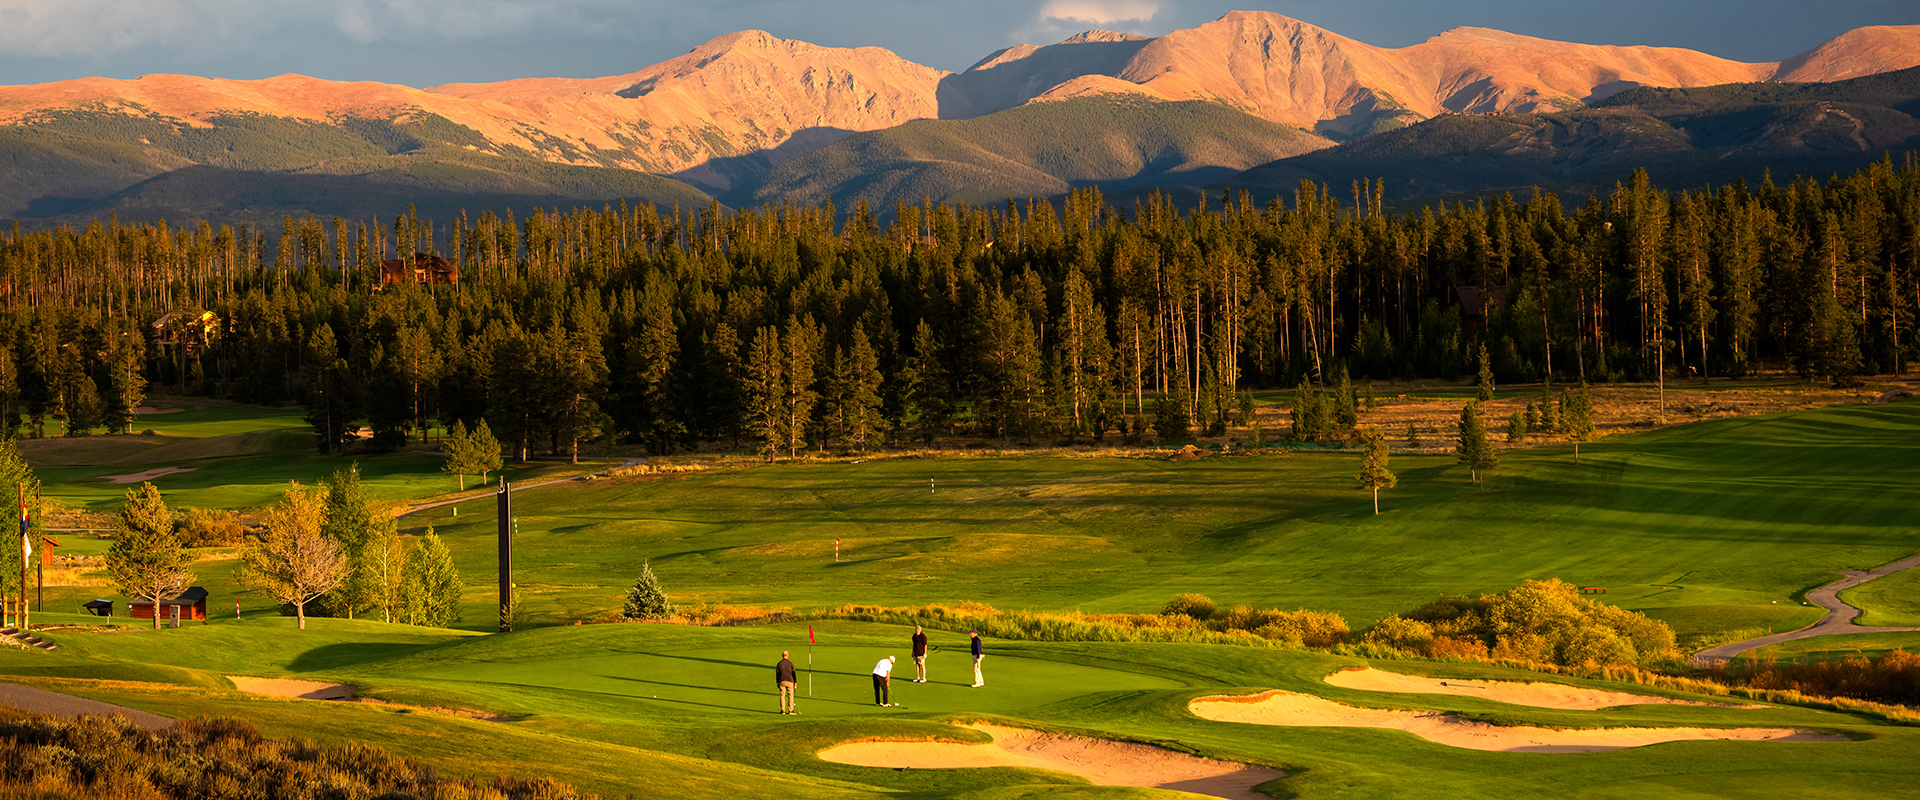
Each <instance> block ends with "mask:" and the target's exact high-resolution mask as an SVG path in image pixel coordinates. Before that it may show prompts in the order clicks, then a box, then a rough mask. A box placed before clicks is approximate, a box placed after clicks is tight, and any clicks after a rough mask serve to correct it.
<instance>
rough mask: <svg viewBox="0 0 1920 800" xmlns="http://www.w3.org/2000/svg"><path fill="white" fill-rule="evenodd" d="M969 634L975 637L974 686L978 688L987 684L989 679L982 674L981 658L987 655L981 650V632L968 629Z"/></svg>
mask: <svg viewBox="0 0 1920 800" xmlns="http://www.w3.org/2000/svg"><path fill="white" fill-rule="evenodd" d="M967 635H968V636H971V637H973V686H974V688H976V689H977V688H979V687H982V686H985V685H987V679H986V678H983V677H981V676H980V659H983V658H986V657H987V655H986V654H985V653H982V652H980V632H979V631H967Z"/></svg>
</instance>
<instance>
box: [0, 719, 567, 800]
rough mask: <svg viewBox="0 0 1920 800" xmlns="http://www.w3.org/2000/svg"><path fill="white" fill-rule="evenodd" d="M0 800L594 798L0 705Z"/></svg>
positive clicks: (201, 726)
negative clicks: (4, 799) (61, 717)
mask: <svg viewBox="0 0 1920 800" xmlns="http://www.w3.org/2000/svg"><path fill="white" fill-rule="evenodd" d="M0 797H35V798H41V797H46V798H53V797H59V798H72V800H189V799H194V800H197V798H203V797H220V798H230V799H231V800H279V799H280V798H287V797H335V798H376V797H381V798H384V797H395V798H400V797H407V798H412V797H421V798H427V797H431V798H439V799H440V800H456V799H457V798H496V799H497V800H558V798H571V799H573V800H591V798H592V796H591V795H586V794H583V793H581V792H579V791H578V790H576V789H574V788H573V787H571V786H568V785H566V784H564V783H560V782H558V781H554V780H552V779H550V778H544V777H540V778H517V777H501V778H495V779H493V780H492V781H490V782H488V783H481V782H478V781H475V780H472V779H470V778H451V777H441V776H439V775H438V774H436V772H435V770H434V769H433V768H431V767H428V766H425V765H423V764H420V763H418V762H415V761H410V760H406V759H402V758H399V757H397V756H394V755H392V754H391V753H388V752H387V751H386V750H384V749H381V748H379V747H376V746H373V745H367V744H349V745H344V746H320V745H316V744H313V743H311V742H304V741H285V740H275V739H267V738H265V737H262V736H261V735H260V733H259V731H257V730H255V729H254V727H253V726H252V725H251V724H249V723H247V722H245V721H242V720H236V719H217V718H206V717H200V718H195V719H188V720H183V721H181V722H179V723H177V724H175V725H174V726H173V727H171V728H168V729H166V730H162V731H147V730H142V729H140V728H136V727H134V725H133V723H132V722H130V721H128V720H126V719H124V718H122V717H114V716H94V717H83V718H80V719H77V720H59V719H54V718H52V717H45V716H41V715H38V714H33V713H29V712H24V711H16V710H13V709H7V708H0Z"/></svg>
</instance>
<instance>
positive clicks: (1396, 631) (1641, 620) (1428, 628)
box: [1361, 580, 1677, 666]
mask: <svg viewBox="0 0 1920 800" xmlns="http://www.w3.org/2000/svg"><path fill="white" fill-rule="evenodd" d="M1361 641H1362V642H1365V643H1367V644H1377V645H1384V646H1387V647H1393V648H1396V649H1399V650H1405V651H1407V652H1411V653H1418V654H1420V655H1423V656H1428V657H1431V658H1449V657H1452V658H1477V659H1501V660H1509V661H1520V662H1530V663H1543V664H1558V665H1561V666H1608V665H1636V664H1648V663H1653V662H1657V661H1662V660H1666V659H1670V658H1673V657H1674V656H1675V655H1676V654H1677V651H1676V650H1675V647H1674V638H1673V629H1672V628H1670V627H1668V626H1667V624H1666V623H1664V622H1660V621H1659V620H1654V619H1649V618H1648V617H1647V616H1645V615H1643V614H1639V613H1635V612H1632V611H1627V610H1625V609H1622V608H1618V607H1616V606H1610V605H1606V604H1604V603H1598V602H1595V601H1593V600H1589V599H1587V598H1583V597H1581V596H1580V595H1579V594H1578V593H1577V592H1576V591H1575V589H1574V587H1573V585H1572V584H1569V583H1567V582H1565V581H1561V580H1547V581H1526V582H1525V583H1522V584H1521V585H1519V586H1516V587H1514V588H1512V589H1508V590H1507V591H1504V592H1500V593H1498V594H1489V595H1481V596H1480V597H1479V599H1468V598H1465V597H1442V598H1440V599H1438V600H1435V601H1434V602H1431V603H1428V604H1426V605H1424V606H1421V607H1419V608H1417V609H1414V610H1413V611H1410V612H1408V613H1406V614H1404V615H1401V614H1394V615H1389V616H1388V617H1387V618H1385V619H1383V620H1380V622H1379V623H1378V624H1376V625H1374V626H1373V628H1371V629H1370V630H1368V631H1367V633H1366V634H1365V635H1364V636H1362V637H1361Z"/></svg>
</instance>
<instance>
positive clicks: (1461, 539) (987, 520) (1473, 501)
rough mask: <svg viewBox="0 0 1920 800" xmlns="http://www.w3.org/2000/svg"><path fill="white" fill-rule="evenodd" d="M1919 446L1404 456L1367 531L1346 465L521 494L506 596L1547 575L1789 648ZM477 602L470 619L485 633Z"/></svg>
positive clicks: (1891, 506)
mask: <svg viewBox="0 0 1920 800" xmlns="http://www.w3.org/2000/svg"><path fill="white" fill-rule="evenodd" d="M1916 428H1920V405H1913V404H1907V405H1892V406H1849V407H1840V408H1831V409H1825V410H1819V411H1810V412H1802V413H1795V414H1786V415H1778V416H1773V417H1762V418H1742V419H1729V420H1721V421H1714V422H1707V423H1702V424H1697V425H1689V426H1684V427H1679V428H1672V429H1667V430H1662V431H1657V432H1651V433H1646V434H1638V435H1634V436H1628V437H1620V438H1617V439H1609V440H1607V441H1605V442H1600V443H1594V444H1589V445H1587V446H1585V447H1583V448H1582V460H1581V463H1580V464H1577V465H1576V464H1574V463H1573V461H1572V458H1571V455H1570V453H1569V451H1568V449H1567V448H1565V447H1552V448H1544V449H1538V450H1526V451H1516V452H1510V453H1507V454H1504V455H1503V460H1502V463H1501V465H1500V467H1499V468H1498V469H1497V470H1496V471H1495V473H1494V475H1493V478H1492V480H1491V482H1490V485H1489V486H1490V488H1489V489H1487V490H1486V491H1484V492H1480V491H1475V490H1474V489H1473V487H1472V485H1471V484H1470V483H1469V482H1468V480H1467V476H1466V474H1465V471H1464V470H1462V469H1461V468H1459V467H1458V466H1457V465H1456V464H1454V463H1453V459H1452V458H1450V457H1444V456H1405V455H1401V456H1396V457H1395V458H1394V460H1393V462H1392V468H1393V469H1394V470H1395V471H1396V472H1398V473H1399V477H1400V485H1399V487H1398V488H1397V489H1394V490H1391V491H1388V492H1386V493H1384V494H1383V496H1382V507H1383V509H1384V510H1385V512H1386V513H1384V514H1381V515H1379V516H1374V515H1372V514H1371V513H1369V512H1370V507H1369V506H1368V504H1367V501H1366V497H1365V496H1364V494H1363V493H1361V492H1360V491H1358V490H1356V489H1355V488H1354V486H1353V477H1352V476H1353V474H1354V473H1356V472H1357V471H1358V460H1357V459H1358V456H1357V455H1356V454H1348V453H1309V454H1293V455H1271V456H1241V457H1231V458H1220V457H1216V458H1209V459H1205V460H1201V461H1197V462H1187V463H1176V462H1169V461H1164V460H1158V459H1147V458H1059V457H1047V456H1003V457H979V458H958V459H941V460H915V459H892V460H884V459H883V460H874V461H868V462H866V463H863V464H846V463H834V464H777V465H772V466H763V467H757V468H751V469H742V470H734V471H718V472H705V473H696V474H692V475H688V476H683V477H669V478H664V479H636V480H622V481H607V482H597V483H595V484H592V485H589V486H584V487H568V488H565V489H546V490H538V491H529V492H526V493H524V494H521V495H518V496H517V497H516V500H515V503H516V505H515V512H516V514H517V516H518V517H519V536H518V539H517V540H516V544H515V548H516V550H515V553H516V555H515V557H516V571H515V580H516V582H517V583H518V584H519V585H520V586H521V587H522V591H523V592H524V593H525V595H526V597H525V602H526V606H527V609H528V611H529V613H530V614H531V615H532V617H533V619H534V620H535V621H536V622H568V621H571V620H573V619H580V618H589V617H593V616H597V615H599V614H602V613H605V612H607V611H609V610H612V609H614V608H617V607H618V605H619V602H620V601H619V598H620V596H621V594H622V593H623V592H624V590H625V589H626V587H627V585H628V584H629V583H630V582H631V580H632V577H633V576H635V575H637V574H638V573H639V570H640V565H641V562H642V561H643V560H646V559H651V560H652V563H653V568H654V571H655V573H656V574H658V575H659V576H660V580H661V581H662V582H663V585H664V587H665V588H666V590H667V591H668V593H669V595H670V596H671V597H672V598H673V599H674V600H676V601H677V602H682V603H685V602H690V601H708V602H726V603H737V604H758V605H768V606H790V607H795V608H814V607H832V606H838V605H841V604H844V603H867V604H885V605H910V604H922V603H959V602H964V601H979V602H985V603H989V604H993V605H996V606H998V607H1001V608H1008V609H1036V610H1056V611H1071V610H1076V609H1078V610H1084V611H1089V612H1144V611H1156V610H1158V609H1159V607H1160V605H1161V604H1162V603H1164V602H1165V601H1166V600H1167V599H1168V598H1170V597H1172V596H1173V595H1175V594H1178V593H1181V592H1201V593H1203V594H1207V595H1209V596H1212V597H1213V598H1214V599H1215V600H1216V601H1219V602H1221V603H1222V604H1225V605H1232V604H1237V603H1252V604H1257V605H1262V606H1277V607H1281V608H1297V607H1306V608H1314V609H1328V610H1334V611H1339V612H1341V613H1343V614H1345V615H1347V616H1348V617H1349V619H1350V620H1353V621H1354V622H1356V623H1358V624H1365V623H1367V622H1369V621H1371V620H1373V619H1376V618H1378V617H1380V616H1383V615H1385V614H1387V613H1391V612H1395V611H1401V610H1405V609H1408V608H1411V607H1413V606H1417V605H1419V604H1421V603H1424V602H1426V601H1429V600H1432V599H1433V598H1434V597H1436V596H1438V595H1441V594H1473V593H1480V592H1492V591H1498V590H1501V589H1505V588H1508V587H1511V586H1513V585H1515V584H1517V583H1518V582H1519V581H1521V580H1523V579H1528V578H1537V579H1545V578H1560V579H1564V580H1567V581H1570V582H1573V583H1577V584H1580V585H1582V586H1605V587H1608V589H1609V592H1608V594H1606V595H1605V597H1604V599H1605V600H1606V601H1607V602H1611V603H1615V604H1618V605H1621V606H1624V607H1627V608H1631V609H1635V610H1641V611H1645V612H1646V613H1648V614H1651V615H1653V616H1655V617H1659V618H1662V619H1667V620H1670V621H1671V622H1672V623H1673V624H1674V625H1675V626H1676V629H1677V630H1678V631H1679V632H1680V633H1682V634H1683V635H1688V634H1711V633H1715V632H1722V631H1729V630H1743V629H1750V628H1762V629H1764V628H1767V627H1773V628H1776V629H1781V630H1784V629H1788V628H1793V627H1798V626H1800V625H1802V624H1805V623H1806V622H1808V621H1811V619H1812V618H1813V617H1814V616H1816V615H1815V614H1814V612H1813V611H1811V610H1810V609H1807V608H1803V607H1801V606H1800V605H1799V601H1798V600H1797V599H1796V598H1797V593H1798V592H1801V591H1803V590H1804V589H1807V588H1809V587H1813V586H1817V585H1820V584H1822V583H1826V582H1828V581H1830V580H1832V579H1833V578H1834V577H1835V573H1836V572H1837V571H1838V570H1841V569H1865V568H1871V567H1874V566H1877V565H1880V564H1883V563H1886V562H1889V561H1893V560H1895V559H1898V558H1901V557H1904V556H1906V555H1909V554H1911V553H1913V552H1914V551H1916V550H1920V536H1916V535H1915V533H1914V532H1913V530H1912V529H1911V527H1910V519H1908V517H1909V510H1910V504H1909V501H1908V497H1907V495H1906V493H1905V490H1904V489H1903V488H1902V487H1905V486H1910V485H1912V483H1913V481H1914V480H1915V479H1916V478H1920V453H1916V450H1917V449H1920V445H1915V444H1911V443H1912V442H1915V441H1916V437H1914V436H1913V433H1914V432H1915V430H1916ZM929 478H931V479H933V480H934V482H935V484H936V486H937V487H938V491H937V492H934V493H929V492H928V491H927V481H928V479H929ZM410 520H411V521H412V523H413V524H415V525H423V524H428V523H431V524H433V525H435V526H437V527H438V529H439V530H440V532H441V533H442V535H443V536H444V537H446V538H447V540H448V542H449V546H450V547H452V548H453V550H454V552H455V556H456V559H457V562H458V564H459V566H460V568H461V569H462V571H463V572H464V573H465V574H468V575H486V574H490V572H491V569H492V564H493V559H494V556H495V553H494V549H495V545H494V541H493V518H492V513H491V509H490V508H488V507H487V505H486V504H484V503H481V504H476V505H475V506H469V507H467V508H466V509H465V510H464V513H462V514H461V516H460V517H459V518H458V519H457V520H456V519H454V518H452V517H450V516H449V515H448V514H447V513H446V510H444V509H442V510H440V511H438V512H436V513H434V514H431V515H424V516H421V517H415V518H410ZM835 537H839V538H840V539H841V547H842V555H841V560H840V561H839V562H835V561H834V557H833V543H834V539H835ZM480 584H481V582H480V581H472V582H470V587H471V589H472V591H470V592H469V595H468V603H469V614H468V616H469V619H486V618H488V617H489V616H490V613H489V611H488V609H489V608H490V604H491V602H492V598H491V589H490V588H489V587H486V586H482V585H480Z"/></svg>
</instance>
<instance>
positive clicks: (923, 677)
mask: <svg viewBox="0 0 1920 800" xmlns="http://www.w3.org/2000/svg"><path fill="white" fill-rule="evenodd" d="M913 682H914V683H926V682H927V635H926V634H925V633H921V632H920V626H918V625H915V626H913Z"/></svg>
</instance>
